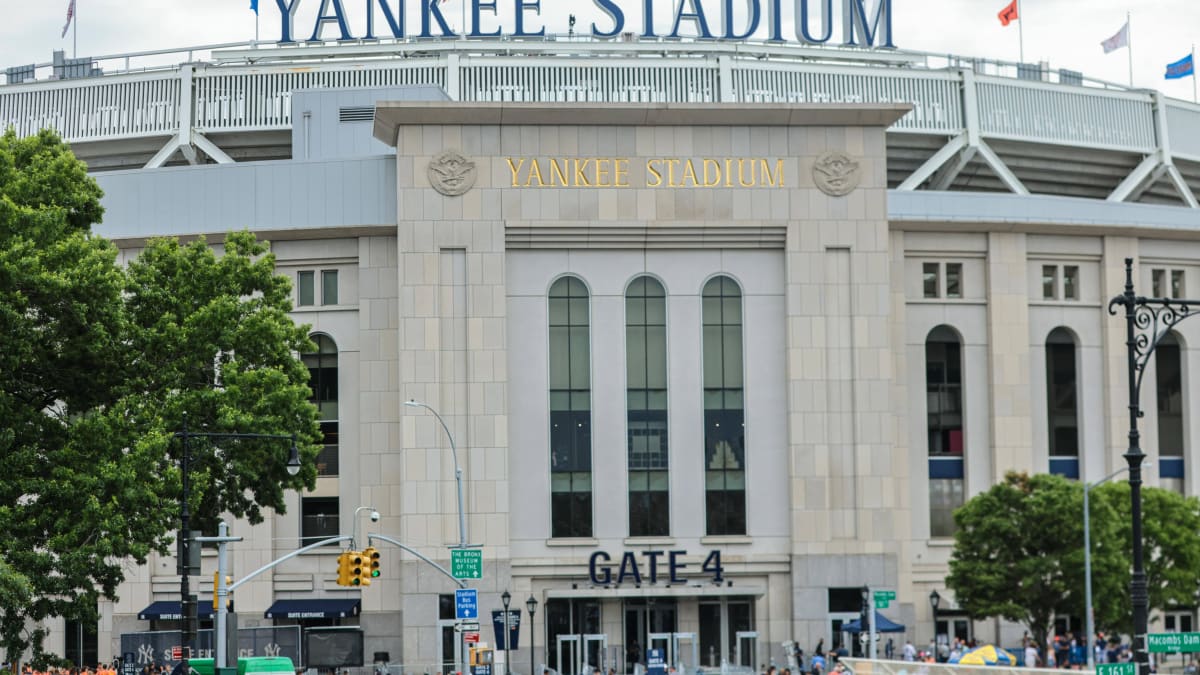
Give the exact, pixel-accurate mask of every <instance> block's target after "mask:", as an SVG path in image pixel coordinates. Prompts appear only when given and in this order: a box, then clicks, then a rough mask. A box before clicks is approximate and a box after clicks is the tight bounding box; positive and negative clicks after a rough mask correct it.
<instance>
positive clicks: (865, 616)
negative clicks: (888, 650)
mask: <svg viewBox="0 0 1200 675" xmlns="http://www.w3.org/2000/svg"><path fill="white" fill-rule="evenodd" d="M859 593H861V594H862V604H861V605H859V614H858V646H859V648H860V649H862V653H863V657H864V658H870V656H868V654H867V640H870V639H871V624H870V620H871V616H870V614H869V612H870V611H871V589H870V588H868V587H867V586H863V587H862V590H860V591H859ZM864 637H865V638H866V639H865V640H864V639H863V638H864ZM850 651H851V653H853V652H854V650H853V649H851V650H850Z"/></svg>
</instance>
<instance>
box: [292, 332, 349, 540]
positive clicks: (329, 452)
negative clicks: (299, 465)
mask: <svg viewBox="0 0 1200 675" xmlns="http://www.w3.org/2000/svg"><path fill="white" fill-rule="evenodd" d="M309 337H310V339H311V340H312V341H313V343H314V344H316V346H317V349H316V351H313V352H309V353H307V354H301V355H300V360H301V361H303V362H304V365H305V366H306V367H307V368H308V384H309V386H310V387H311V388H312V397H311V398H310V399H309V400H310V401H312V402H313V403H314V404H316V406H317V415H318V419H319V420H320V424H321V435H322V437H323V443H324V447H323V448H322V449H321V452H320V453H319V454H318V455H317V475H319V476H336V475H338V348H337V344H336V343H335V342H334V341H333V338H331V337H329V336H328V335H323V334H321V333H316V334H314V335H311V336H309ZM339 511H340V509H339V506H338V498H337V497H302V498H301V500H300V536H301V543H302V544H311V543H313V542H316V541H319V540H321V539H325V538H327V537H335V536H337V535H338V534H339V533H340V530H339V527H338V514H339Z"/></svg>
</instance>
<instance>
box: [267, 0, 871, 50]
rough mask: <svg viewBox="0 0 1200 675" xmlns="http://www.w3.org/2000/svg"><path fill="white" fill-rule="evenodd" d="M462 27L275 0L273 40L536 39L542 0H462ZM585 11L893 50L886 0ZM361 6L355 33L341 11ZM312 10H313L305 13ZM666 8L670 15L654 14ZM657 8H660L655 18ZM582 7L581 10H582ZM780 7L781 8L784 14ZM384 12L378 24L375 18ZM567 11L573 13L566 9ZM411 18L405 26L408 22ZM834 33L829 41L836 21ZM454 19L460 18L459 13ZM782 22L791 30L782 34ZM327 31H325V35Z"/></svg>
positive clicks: (426, 15)
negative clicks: (304, 28) (307, 27)
mask: <svg viewBox="0 0 1200 675" xmlns="http://www.w3.org/2000/svg"><path fill="white" fill-rule="evenodd" d="M461 2H462V6H463V9H464V11H465V13H466V15H467V17H469V22H467V25H465V26H464V25H459V26H456V27H451V21H449V20H448V19H447V16H446V13H445V9H444V8H445V0H353V1H352V2H351V1H348V0H319V1H318V0H275V4H276V6H277V7H278V8H279V14H280V29H279V44H292V43H295V42H297V41H298V40H305V39H307V41H310V42H315V41H321V40H326V39H336V40H347V41H348V40H359V39H365V40H374V39H377V38H397V39H405V38H410V37H416V38H439V37H447V38H452V37H459V36H460V35H461V36H466V37H468V38H497V37H500V38H503V37H508V38H535V37H542V36H545V35H546V29H545V27H544V26H543V25H541V24H540V22H539V21H538V19H539V18H540V17H541V15H542V0H461ZM592 3H593V5H594V7H592V10H593V12H592V14H591V15H590V16H588V15H585V16H581V17H580V18H581V19H582V20H583V21H582V24H583V25H585V26H588V25H590V26H591V36H592V37H595V38H615V37H619V36H622V35H626V34H628V35H634V34H636V35H637V36H639V37H642V38H648V39H653V38H660V37H661V38H671V39H677V38H693V39H698V40H745V39H751V38H757V39H763V40H767V41H771V42H789V41H793V42H799V43H802V44H814V45H815V44H826V43H830V42H836V43H837V44H842V45H849V46H858V47H887V48H894V47H895V44H894V43H893V40H892V0H836V1H835V0H592ZM347 5H350V6H351V7H352V8H353V9H355V10H357V11H363V10H365V14H366V16H365V18H363V19H359V20H358V22H359V23H361V25H362V27H363V28H365V30H364V31H363V32H361V33H356V32H355V30H354V28H355V27H354V25H353V24H352V22H351V17H350V16H349V15H348V13H347V11H346V7H347ZM302 6H303V7H304V8H305V10H306V12H307V13H306V14H305V15H304V20H308V18H309V16H310V15H311V17H312V18H311V20H312V32H311V34H310V35H309V37H307V38H304V37H303V35H304V34H305V32H301V33H300V34H299V38H298V35H297V33H296V20H297V15H298V14H299V12H300V9H301V7H302ZM314 8H315V14H312V12H313V11H314ZM663 8H670V14H669V16H664V15H663V14H661V11H662V9H663ZM656 9H657V10H658V11H659V12H660V14H658V15H657V19H656V18H655V17H656V14H655V12H656ZM585 11H586V10H585ZM785 13H786V14H787V15H786V16H785ZM379 17H382V18H383V22H382V24H383V25H382V26H381V27H379V29H378V30H379V32H378V33H377V32H376V31H377V27H376V24H375V20H376V19H378V18H379ZM572 17H574V15H572ZM410 21H411V22H412V23H411V24H410V23H409V22H410ZM839 21H840V25H841V31H840V33H839V34H838V37H837V40H835V33H836V31H835V25H836V23H837V22H839ZM459 23H460V24H461V19H459ZM785 26H790V32H791V33H792V34H791V35H788V36H785V35H784V30H785ZM326 33H329V35H326Z"/></svg>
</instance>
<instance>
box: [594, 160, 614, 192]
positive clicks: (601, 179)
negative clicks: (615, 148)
mask: <svg viewBox="0 0 1200 675" xmlns="http://www.w3.org/2000/svg"><path fill="white" fill-rule="evenodd" d="M611 163H612V160H611V159H599V158H597V159H596V187H612V183H609V182H608V170H609V164H611Z"/></svg>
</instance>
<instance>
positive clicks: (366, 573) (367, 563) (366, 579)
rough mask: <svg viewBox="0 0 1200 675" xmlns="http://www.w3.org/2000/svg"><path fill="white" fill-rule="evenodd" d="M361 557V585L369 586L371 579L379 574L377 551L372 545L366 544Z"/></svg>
mask: <svg viewBox="0 0 1200 675" xmlns="http://www.w3.org/2000/svg"><path fill="white" fill-rule="evenodd" d="M362 557H363V566H362V585H363V586H370V585H371V580H372V579H374V578H375V577H378V576H379V575H380V574H381V573H380V571H379V551H377V550H375V547H374V546H368V547H367V548H365V549H363V552H362Z"/></svg>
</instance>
